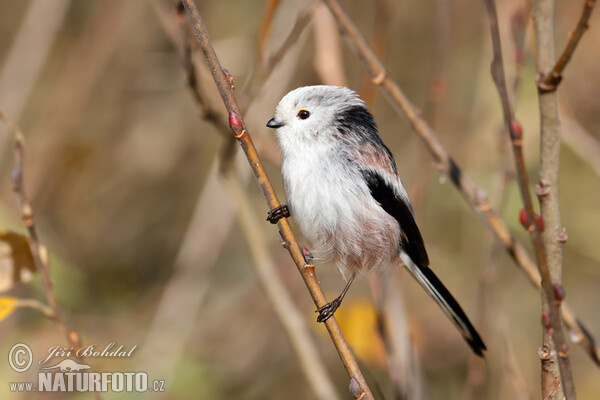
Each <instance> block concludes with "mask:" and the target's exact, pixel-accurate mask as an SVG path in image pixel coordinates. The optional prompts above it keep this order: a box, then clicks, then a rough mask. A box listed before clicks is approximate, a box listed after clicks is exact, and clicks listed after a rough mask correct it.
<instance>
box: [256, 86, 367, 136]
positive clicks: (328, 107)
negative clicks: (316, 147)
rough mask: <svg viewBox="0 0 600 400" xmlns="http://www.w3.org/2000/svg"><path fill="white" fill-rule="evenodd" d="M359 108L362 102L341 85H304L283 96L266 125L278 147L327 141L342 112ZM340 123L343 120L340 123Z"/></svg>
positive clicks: (351, 91)
mask: <svg viewBox="0 0 600 400" xmlns="http://www.w3.org/2000/svg"><path fill="white" fill-rule="evenodd" d="M356 108H361V109H364V110H365V111H366V108H365V103H364V102H363V101H362V100H361V99H360V98H359V97H358V94H357V93H356V92H354V91H353V90H350V89H348V88H346V87H341V86H326V85H318V86H304V87H299V88H297V89H294V90H292V91H291V92H289V93H288V94H286V95H285V96H284V97H283V98H282V99H281V101H280V102H279V104H278V105H277V109H276V111H275V116H274V117H273V118H272V119H271V120H270V121H269V122H268V123H267V126H268V127H269V128H277V136H278V138H279V141H280V143H281V145H282V147H285V146H286V144H290V145H291V144H292V143H298V142H304V143H307V142H315V143H316V142H331V141H335V135H336V132H337V129H335V128H336V127H337V126H338V125H339V124H338V122H339V121H340V119H342V120H343V118H344V111H346V110H351V109H356ZM342 122H343V121H342Z"/></svg>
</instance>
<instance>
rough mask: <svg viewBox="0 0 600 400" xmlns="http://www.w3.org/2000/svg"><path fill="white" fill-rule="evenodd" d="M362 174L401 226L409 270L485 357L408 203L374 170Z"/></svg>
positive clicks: (405, 261) (476, 351)
mask: <svg viewBox="0 0 600 400" xmlns="http://www.w3.org/2000/svg"><path fill="white" fill-rule="evenodd" d="M362 174H363V177H364V178H365V181H366V182H367V185H368V187H369V190H370V191H371V195H372V196H373V198H374V199H375V200H377V202H378V203H379V204H380V205H381V207H382V208H383V209H384V210H385V211H386V212H387V213H388V214H390V215H391V216H393V217H394V218H395V219H396V220H397V221H398V223H399V224H400V229H401V230H402V235H401V238H400V240H401V243H400V244H401V246H402V249H399V252H400V257H401V258H402V260H403V262H404V264H405V265H406V268H408V270H409V271H410V272H411V273H412V274H413V276H414V277H415V279H416V280H417V281H418V282H419V283H420V284H421V286H423V288H424V289H425V290H426V291H427V293H429V295H430V296H431V297H433V298H434V299H435V301H436V302H437V303H438V304H439V306H440V307H441V308H442V310H443V311H444V313H446V315H447V316H448V317H449V318H450V320H451V321H452V322H453V323H454V324H455V325H456V327H457V328H458V330H459V331H460V332H461V334H462V336H463V337H464V338H465V340H466V341H467V343H468V344H469V346H470V347H471V349H472V350H473V352H475V354H477V355H479V356H482V357H483V351H484V350H485V349H486V348H485V344H484V343H483V341H482V340H481V337H480V336H479V334H478V333H477V330H476V329H475V328H474V327H473V325H472V324H471V321H469V318H468V317H467V315H466V314H465V312H464V311H463V310H462V308H461V306H460V304H458V302H457V301H456V299H455V298H454V297H453V296H452V294H451V293H450V292H449V291H448V289H446V287H445V286H444V284H443V283H442V282H441V281H440V280H439V279H438V277H437V276H436V275H435V274H434V273H433V271H432V270H431V269H430V268H429V258H428V257H427V252H426V251H425V245H424V244H423V238H422V237H421V232H419V228H418V227H417V224H416V223H415V219H414V216H413V213H412V210H411V208H410V205H409V203H408V202H407V201H405V200H404V199H402V198H401V197H399V196H397V195H396V194H395V193H394V190H393V189H392V188H391V187H390V186H389V185H388V184H387V183H386V182H385V179H384V178H383V177H382V176H381V175H380V174H379V173H377V172H375V171H373V170H363V171H362ZM406 256H408V257H406Z"/></svg>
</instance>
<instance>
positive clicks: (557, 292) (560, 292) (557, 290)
mask: <svg viewBox="0 0 600 400" xmlns="http://www.w3.org/2000/svg"><path fill="white" fill-rule="evenodd" d="M552 288H553V289H554V296H555V297H556V301H557V302H558V304H559V305H560V303H562V301H563V299H564V298H565V288H564V287H563V285H561V284H560V283H554V284H553V285H552Z"/></svg>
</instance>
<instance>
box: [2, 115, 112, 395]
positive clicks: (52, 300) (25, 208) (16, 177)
mask: <svg viewBox="0 0 600 400" xmlns="http://www.w3.org/2000/svg"><path fill="white" fill-rule="evenodd" d="M0 120H1V121H3V122H4V123H6V124H7V125H8V126H10V127H11V128H12V129H13V131H14V155H15V168H14V169H13V171H12V172H11V176H10V177H11V181H12V185H13V190H14V192H15V193H16V195H17V198H18V199H19V207H20V212H21V220H22V221H23V225H25V227H26V228H27V232H28V233H29V241H28V243H29V250H30V251H31V255H32V258H33V262H34V264H35V266H36V269H37V271H38V273H39V274H40V277H41V278H42V286H43V287H44V292H45V294H46V299H47V300H48V304H49V306H50V309H51V310H52V313H51V316H50V317H51V318H52V319H53V320H54V322H55V323H56V326H57V327H58V330H59V332H60V333H61V334H62V335H63V336H64V337H65V338H66V339H67V342H68V343H69V344H70V345H71V347H72V349H73V353H77V351H78V350H79V349H81V346H82V344H81V337H80V336H79V333H78V332H77V331H76V330H74V329H69V328H68V327H67V323H66V321H65V317H64V315H63V313H62V310H61V308H60V304H59V303H58V300H57V299H56V293H55V292H54V285H53V283H52V281H51V280H50V272H49V266H48V254H47V252H46V250H45V248H44V247H43V246H42V245H41V244H40V240H39V236H38V233H37V228H36V225H35V219H34V216H33V207H32V206H31V202H30V201H29V198H28V197H27V195H26V193H25V180H24V166H25V137H24V136H23V133H22V132H21V130H20V129H19V128H18V127H17V126H16V125H14V124H12V123H11V122H9V121H8V120H7V119H6V117H5V116H4V114H2V113H0ZM47 311H48V310H46V311H44V314H47ZM76 358H77V359H78V360H79V361H82V357H80V356H76ZM92 396H93V397H94V398H96V399H101V398H102V396H101V395H100V393H98V392H92Z"/></svg>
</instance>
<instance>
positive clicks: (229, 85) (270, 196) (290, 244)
mask: <svg viewBox="0 0 600 400" xmlns="http://www.w3.org/2000/svg"><path fill="white" fill-rule="evenodd" d="M183 4H184V6H185V8H186V10H187V14H188V18H189V20H190V23H191V25H192V27H193V30H194V34H195V36H196V39H197V40H198V42H199V44H200V47H201V49H202V51H203V53H204V56H205V58H206V61H207V63H208V65H209V68H210V70H211V73H212V75H213V78H214V80H215V83H216V85H217V88H218V89H219V93H220V94H221V97H222V99H223V103H224V104H225V106H226V108H227V111H228V112H229V116H230V118H229V122H230V123H229V124H230V126H231V128H232V131H233V133H234V136H235V137H236V138H237V139H238V140H239V142H240V145H241V147H242V149H243V151H244V153H245V154H246V157H247V158H248V161H249V163H250V165H251V167H252V170H253V171H254V174H255V176H256V178H257V180H258V184H259V186H260V189H261V191H262V193H263V196H264V197H265V199H266V201H267V204H268V205H269V208H270V209H271V210H272V209H274V208H276V207H279V206H280V202H279V200H278V199H277V196H276V195H275V191H274V190H273V187H272V185H271V183H270V181H269V178H268V177H267V174H266V172H265V170H264V167H263V165H262V163H261V162H260V158H259V157H258V153H257V152H256V148H255V146H254V144H253V142H252V139H251V138H250V135H249V133H248V131H247V129H246V127H245V125H244V122H243V121H242V119H241V118H240V115H241V113H240V110H239V106H238V104H237V99H236V97H235V94H234V91H233V78H232V77H231V75H230V74H229V73H228V72H226V71H225V70H223V69H222V67H221V65H220V63H219V60H218V58H217V55H216V53H215V51H214V48H213V46H212V43H211V41H210V39H209V37H208V33H207V31H206V27H205V25H204V22H203V21H202V18H201V17H200V14H199V13H198V9H197V8H196V5H195V3H194V2H193V1H192V0H183ZM277 225H278V227H279V231H280V234H281V237H282V238H283V240H284V242H285V243H286V245H287V248H288V251H289V252H290V255H291V256H292V258H293V260H294V262H295V263H296V266H297V267H298V270H299V272H300V273H301V275H302V277H303V279H304V282H305V283H306V286H307V288H308V290H309V292H310V294H311V297H312V298H313V300H314V302H315V304H316V305H317V307H321V306H323V305H324V304H326V302H327V301H326V299H325V295H324V294H323V291H322V289H321V287H320V285H319V282H318V280H317V277H316V274H315V271H314V266H312V265H308V264H307V263H306V261H305V259H304V256H303V254H302V250H301V249H300V246H299V245H298V242H297V241H296V239H295V237H294V235H293V233H292V230H291V228H290V224H289V222H288V221H287V219H285V218H284V219H281V220H280V221H279V222H278V223H277ZM325 326H326V327H327V330H328V331H329V334H330V336H331V338H332V341H333V343H334V345H335V347H336V349H337V351H338V353H339V355H340V358H341V359H342V362H343V363H344V366H345V367H346V370H347V372H348V375H349V376H350V381H351V388H352V393H353V394H354V395H355V397H357V398H362V399H372V398H373V395H372V394H371V391H370V389H369V387H368V385H367V383H366V381H365V379H364V377H363V375H362V373H361V371H360V369H359V367H358V364H357V362H356V360H355V358H354V356H353V355H352V352H351V350H350V347H349V346H348V344H347V343H346V341H345V339H344V337H343V335H342V332H341V330H340V328H339V325H338V324H337V321H336V320H335V318H330V319H329V320H327V321H326V322H325ZM357 385H358V387H357Z"/></svg>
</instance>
